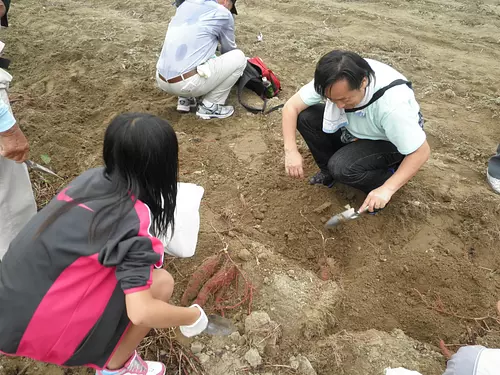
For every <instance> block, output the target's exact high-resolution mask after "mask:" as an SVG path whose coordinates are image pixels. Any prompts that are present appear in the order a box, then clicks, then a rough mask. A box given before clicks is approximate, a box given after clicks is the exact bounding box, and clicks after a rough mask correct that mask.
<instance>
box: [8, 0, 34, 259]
mask: <svg viewBox="0 0 500 375" xmlns="http://www.w3.org/2000/svg"><path fill="white" fill-rule="evenodd" d="M8 9H9V2H8V1H3V2H2V1H0V17H1V24H2V27H6V26H7V25H8V23H7V12H8ZM0 52H1V51H0ZM11 80H12V76H11V75H10V74H9V73H8V72H7V71H5V70H4V69H0V216H1V219H0V261H1V260H2V258H3V256H4V254H5V253H6V251H7V248H8V246H9V243H10V241H12V239H13V238H14V237H15V236H16V235H17V234H18V233H19V231H20V230H21V229H22V227H23V226H24V225H25V224H26V223H27V222H28V221H29V220H30V219H31V218H32V217H33V216H34V215H35V214H36V203H35V198H34V196H33V190H32V188H31V181H30V177H29V174H28V169H27V167H26V165H25V164H23V162H24V161H25V160H26V159H27V158H28V152H29V145H28V141H27V140H26V137H25V136H24V134H23V132H22V130H21V128H20V127H19V125H18V124H17V123H16V119H15V118H14V116H13V114H12V110H11V108H10V103H9V97H8V94H7V90H8V88H9V84H10V81H11Z"/></svg>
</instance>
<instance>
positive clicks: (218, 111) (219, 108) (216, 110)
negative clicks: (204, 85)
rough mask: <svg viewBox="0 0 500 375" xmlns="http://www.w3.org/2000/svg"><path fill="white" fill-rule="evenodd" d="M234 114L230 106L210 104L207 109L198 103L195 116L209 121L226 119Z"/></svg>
mask: <svg viewBox="0 0 500 375" xmlns="http://www.w3.org/2000/svg"><path fill="white" fill-rule="evenodd" d="M233 113H234V107H233V106H230V105H221V104H212V106H210V107H207V106H206V105H205V104H203V103H200V105H199V106H198V110H197V111H196V116H198V117H200V118H202V119H203V120H210V119H212V118H226V117H229V116H231V115H232V114H233Z"/></svg>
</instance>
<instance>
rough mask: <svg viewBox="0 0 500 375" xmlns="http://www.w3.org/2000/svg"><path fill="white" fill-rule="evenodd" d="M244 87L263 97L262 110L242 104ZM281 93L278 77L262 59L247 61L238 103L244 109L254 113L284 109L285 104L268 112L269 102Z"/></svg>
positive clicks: (239, 88) (239, 86)
mask: <svg viewBox="0 0 500 375" xmlns="http://www.w3.org/2000/svg"><path fill="white" fill-rule="evenodd" d="M244 87H246V88H248V89H250V90H252V91H253V92H255V93H256V94H257V95H259V96H260V97H261V99H262V100H263V101H264V105H263V106H262V108H256V107H252V106H250V105H248V104H245V103H243V102H242V100H241V93H242V91H243V88H244ZM280 91H281V83H280V81H279V79H278V77H276V75H275V74H274V73H273V71H272V70H271V69H269V68H268V67H267V66H266V64H265V63H264V61H262V59H261V58H260V57H252V58H250V59H248V60H247V67H246V68H245V71H244V72H243V75H242V76H241V78H240V79H239V82H238V101H239V102H240V104H241V105H242V106H243V107H245V108H246V109H247V110H248V111H250V112H252V113H259V112H260V113H269V112H272V111H275V110H277V109H279V108H281V107H283V104H280V105H278V106H275V107H273V108H270V109H267V111H266V108H267V101H268V99H271V98H273V97H275V96H276V95H278V93H279V92H280Z"/></svg>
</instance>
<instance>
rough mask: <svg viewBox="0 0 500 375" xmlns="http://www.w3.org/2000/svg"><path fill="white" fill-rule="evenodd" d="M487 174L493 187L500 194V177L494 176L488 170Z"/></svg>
mask: <svg viewBox="0 0 500 375" xmlns="http://www.w3.org/2000/svg"><path fill="white" fill-rule="evenodd" d="M486 175H487V177H488V183H489V184H490V186H491V188H492V189H493V190H494V191H495V193H498V194H500V179H498V178H495V177H492V176H491V175H490V174H489V173H488V172H486Z"/></svg>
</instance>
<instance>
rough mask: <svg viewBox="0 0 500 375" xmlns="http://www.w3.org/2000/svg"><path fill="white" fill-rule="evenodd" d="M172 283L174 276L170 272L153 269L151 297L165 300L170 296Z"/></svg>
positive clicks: (172, 288)
mask: <svg viewBox="0 0 500 375" xmlns="http://www.w3.org/2000/svg"><path fill="white" fill-rule="evenodd" d="M174 284H175V282H174V278H173V277H172V275H171V274H170V273H168V272H167V271H165V270H163V269H161V270H160V269H155V270H153V283H152V284H151V292H152V294H153V298H156V299H160V300H162V301H165V302H167V301H168V300H170V297H171V296H172V292H173V290H174Z"/></svg>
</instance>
